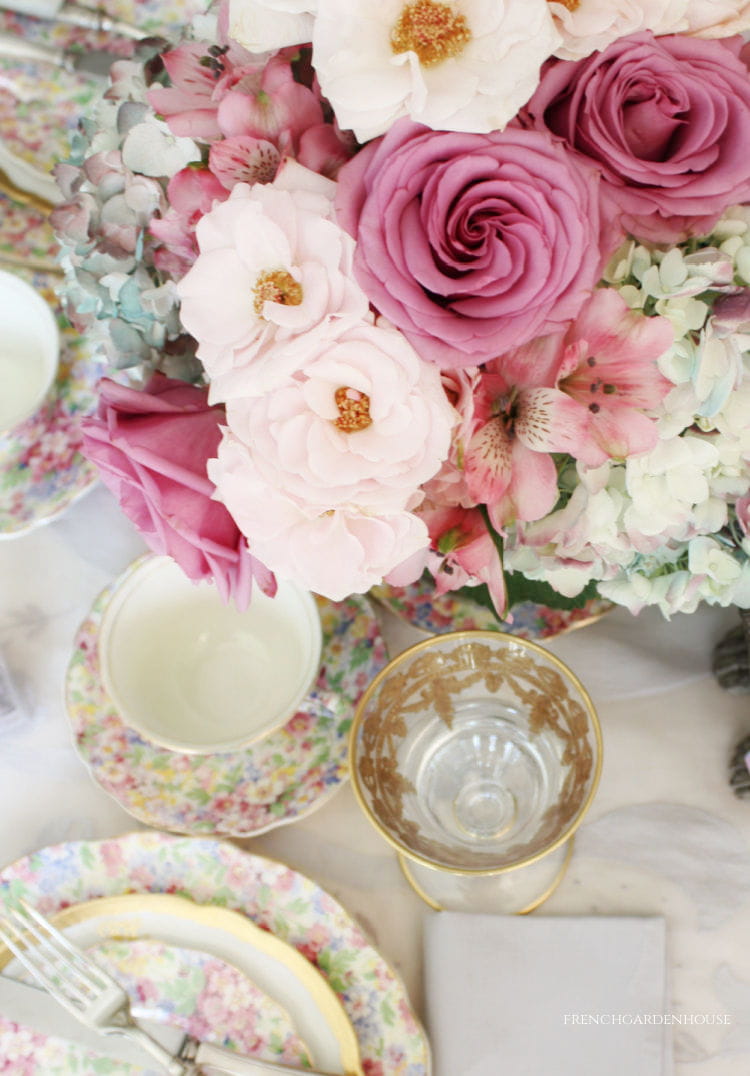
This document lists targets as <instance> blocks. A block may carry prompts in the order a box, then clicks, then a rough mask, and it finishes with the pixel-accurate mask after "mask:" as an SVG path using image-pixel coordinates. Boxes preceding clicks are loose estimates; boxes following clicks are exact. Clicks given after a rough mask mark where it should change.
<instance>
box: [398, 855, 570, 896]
mask: <svg viewBox="0 0 750 1076" xmlns="http://www.w3.org/2000/svg"><path fill="white" fill-rule="evenodd" d="M574 844H575V836H573V837H571V838H570V840H569V841H568V847H567V849H566V851H565V857H564V859H563V861H562V863H561V864H560V867H559V869H558V871H557V874H556V875H555V877H554V878H553V879H552V881H551V883H550V884H549V885H548V886H547V888H546V889H545V890H544V892H543V893H541V894H540V895H539V896H538V897H535V898H534V900H532V902H531V904H527V905H526V907H525V908H521V909H519V911H517V912H503V911H500V910H499V911H498V913H497V914H498V915H528V914H529V913H530V912H533V911H536V909H537V908H540V907H541V906H542V904H544V902H545V900H548V899H549V898H550V897H551V896H552V894H553V893H554V892H555V890H556V889H557V887H558V886H559V885H560V882H561V881H562V880H563V878H564V877H565V875H566V874H567V872H568V867H569V866H570V858H571V856H572V855H573V845H574ZM397 859H398V865H399V867H400V868H401V873H402V874H403V876H404V878H405V879H406V880H407V882H408V883H409V885H410V886H411V887H412V889H413V890H414V892H415V893H416V894H417V896H418V897H421V899H422V900H423V901H424V902H425V904H427V905H429V907H430V908H432V910H433V911H435V912H445V911H450V909H449V908H446V907H445V906H444V905H442V904H438V902H437V901H436V900H435V898H434V897H431V896H430V895H429V893H428V892H427V890H426V889H424V887H423V886H421V885H420V884H419V882H418V881H417V879H416V878H415V877H414V873H413V872H412V869H411V866H410V865H409V862H408V860H407V858H406V856H405V855H404V854H403V852H399V853H398V856H397Z"/></svg>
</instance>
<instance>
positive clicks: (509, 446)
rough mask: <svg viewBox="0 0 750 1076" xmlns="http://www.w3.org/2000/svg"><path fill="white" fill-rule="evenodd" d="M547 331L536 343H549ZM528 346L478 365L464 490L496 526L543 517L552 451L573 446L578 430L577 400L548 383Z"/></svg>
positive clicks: (551, 480) (552, 479)
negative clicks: (484, 508) (527, 355)
mask: <svg viewBox="0 0 750 1076" xmlns="http://www.w3.org/2000/svg"><path fill="white" fill-rule="evenodd" d="M551 339H552V338H551V337H544V338H543V339H542V340H541V341H538V342H537V343H538V345H539V346H540V347H541V346H546V347H547V348H548V349H549V345H548V343H547V342H549V341H550V340H551ZM531 346H533V345H529V347H531ZM526 350H527V349H526V348H524V349H523V350H520V349H519V351H517V352H510V353H509V354H508V355H506V356H504V357H503V359H502V360H495V361H494V362H491V363H488V364H487V366H485V367H484V368H483V371H482V379H481V382H480V385H479V386H478V389H477V398H476V401H475V416H476V419H477V424H476V426H475V430H474V434H473V436H472V438H471V440H470V441H469V443H468V445H467V448H466V452H465V456H464V469H465V472H466V484H467V487H468V490H469V493H470V495H471V497H472V498H473V499H474V501H475V503H477V504H480V503H481V504H486V505H487V509H488V512H489V515H490V520H491V521H492V525H493V526H494V527H495V528H496V529H497V530H502V528H503V527H504V526H505V524H506V523H509V522H510V521H511V520H513V519H519V520H526V521H529V520H533V519H541V517H542V516H545V515H546V514H547V513H548V512H551V511H552V509H553V508H554V506H555V502H556V501H557V467H556V466H555V461H554V460H553V459H552V456H551V455H550V453H551V452H556V451H557V452H560V451H563V452H567V451H570V452H572V451H573V450H574V449H575V447H576V445H577V443H578V442H579V440H580V438H581V436H582V429H581V426H582V423H581V416H580V411H579V408H578V406H577V405H576V404H575V403H574V401H573V400H571V399H570V398H569V397H567V396H565V395H564V393H562V392H560V391H559V390H557V389H555V388H554V387H553V386H554V372H553V371H552V370H548V371H542V370H541V369H540V368H539V365H534V364H530V363H528V362H525V361H523V360H524V356H525V352H526ZM501 365H502V372H500V366H501ZM545 382H546V384H545ZM553 404H555V405H556V413H555V426H554V428H553V426H552V421H551V415H552V409H553Z"/></svg>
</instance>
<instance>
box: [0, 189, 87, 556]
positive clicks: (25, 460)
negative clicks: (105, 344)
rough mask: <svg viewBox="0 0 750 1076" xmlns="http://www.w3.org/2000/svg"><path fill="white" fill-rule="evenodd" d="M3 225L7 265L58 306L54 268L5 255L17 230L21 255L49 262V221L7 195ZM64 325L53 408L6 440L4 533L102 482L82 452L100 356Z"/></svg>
mask: <svg viewBox="0 0 750 1076" xmlns="http://www.w3.org/2000/svg"><path fill="white" fill-rule="evenodd" d="M24 222H25V224H26V225H27V230H26V231H23V227H24ZM0 228H2V244H0V268H4V269H7V270H8V271H10V272H13V273H15V274H16V275H18V276H19V277H20V278H21V279H23V280H26V281H27V283H29V284H31V285H32V286H33V287H34V288H35V289H36V290H37V291H38V292H39V294H40V295H41V296H42V298H44V299H45V301H46V302H47V303H48V304H49V305H50V307H51V308H52V309H53V310H57V309H58V303H57V300H56V298H55V293H54V287H53V286H54V281H55V276H54V273H53V272H51V271H42V270H34V269H28V268H24V267H22V266H20V265H18V266H17V265H15V264H6V263H5V262H4V261H3V257H2V250H3V249H4V244H5V243H7V242H10V241H11V240H12V239H13V237H14V236H16V235H17V237H18V239H19V245H18V246H17V247H16V250H18V251H20V252H21V253H20V254H19V258H25V257H26V256H27V253H26V252H28V257H29V258H38V259H42V258H43V259H44V260H45V261H46V260H48V259H50V258H51V255H52V253H53V251H52V250H51V249H50V246H51V244H50V243H48V242H47V241H46V240H47V239H48V238H49V237H48V235H47V231H48V228H49V226H48V225H47V226H46V228H45V227H44V226H43V222H42V221H41V220H38V219H37V217H36V215H35V214H33V213H30V212H29V211H27V210H23V211H22V210H20V209H19V208H18V207H15V206H13V203H11V202H10V201H9V200H8V199H5V198H4V197H3V196H1V195H0ZM35 237H36V238H35ZM24 239H25V240H26V242H25V244H24V243H22V240H24ZM58 322H59V327H60V345H61V348H60V365H59V369H58V373H57V379H56V382H55V388H56V396H55V399H54V402H53V404H52V407H51V410H44V411H40V412H39V413H37V414H36V415H32V416H31V418H29V419H28V420H27V421H26V422H24V423H23V424H22V425H21V426H18V427H17V428H16V429H15V430H13V431H12V432H11V433H10V434H6V435H5V436H3V437H2V438H0V538H14V537H16V536H17V535H20V534H23V533H25V532H26V531H28V530H31V529H32V528H33V527H36V526H37V525H38V524H40V523H46V522H48V521H49V520H51V519H54V518H55V517H56V516H58V515H59V514H60V512H62V511H64V510H65V509H66V508H68V507H69V506H70V505H71V504H72V503H73V502H74V501H75V500H77V499H78V497H80V496H81V495H82V494H83V493H85V492H86V491H87V490H89V489H90V488H91V487H92V486H93V485H94V483H95V482H96V480H97V473H96V469H95V468H94V466H93V464H91V463H89V462H88V460H86V459H84V457H83V456H82V455H81V452H80V447H81V434H80V423H81V419H82V418H84V417H85V416H86V415H88V414H90V412H91V411H92V410H93V409H94V407H95V406H96V391H95V390H96V383H97V381H98V380H99V377H100V376H101V373H102V366H101V360H97V358H96V356H95V349H94V347H93V346H92V344H91V343H90V341H88V340H86V339H85V338H84V337H82V336H80V335H79V334H78V333H77V332H76V331H75V329H73V328H71V327H70V326H69V325H67V323H66V322H65V320H64V319H63V318H62V316H61V315H59V314H58Z"/></svg>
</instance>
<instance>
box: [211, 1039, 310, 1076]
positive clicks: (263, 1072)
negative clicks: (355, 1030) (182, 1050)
mask: <svg viewBox="0 0 750 1076" xmlns="http://www.w3.org/2000/svg"><path fill="white" fill-rule="evenodd" d="M194 1060H195V1062H196V1064H197V1065H199V1066H200V1069H201V1071H202V1072H203V1071H206V1072H221V1073H225V1074H226V1076H300V1074H301V1073H304V1076H330V1074H329V1073H325V1072H320V1070H319V1069H299V1068H292V1066H291V1065H284V1064H282V1063H281V1062H276V1061H260V1060H256V1059H255V1058H252V1057H242V1055H241V1054H235V1053H234V1052H233V1051H232V1050H225V1049H224V1048H223V1047H221V1046H213V1045H212V1044H211V1043H210V1042H202V1043H201V1044H200V1046H199V1047H198V1049H197V1050H196V1053H195V1059H194Z"/></svg>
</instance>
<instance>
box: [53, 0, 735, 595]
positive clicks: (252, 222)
mask: <svg viewBox="0 0 750 1076" xmlns="http://www.w3.org/2000/svg"><path fill="white" fill-rule="evenodd" d="M747 28H750V3H744V2H741V0H670V2H665V0H627V2H625V0H616V2H607V3H604V2H603V0H565V2H556V0H550V2H547V0H506V2H505V3H503V4H494V3H493V4H487V3H484V2H483V0H406V2H402V0H381V3H379V4H378V5H375V6H373V5H372V4H370V3H368V4H365V3H363V2H362V0H317V2H315V0H294V2H290V0H231V4H227V3H223V4H222V5H221V6H220V7H219V8H218V9H217V10H216V11H215V12H213V13H212V14H211V13H210V14H208V15H206V16H201V17H200V18H199V19H196V20H195V21H194V24H193V25H192V27H191V28H190V31H189V33H188V34H187V35H186V37H185V38H184V39H183V40H182V41H180V42H178V43H176V44H174V45H173V46H170V47H167V48H164V47H163V45H161V46H160V45H159V43H157V42H153V41H145V42H143V43H142V44H141V45H139V46H138V48H137V50H136V54H135V55H134V57H133V58H132V59H131V60H127V61H126V60H123V61H119V62H118V63H116V64H115V65H114V67H113V69H112V79H111V86H110V88H109V89H108V91H107V92H106V93H105V95H104V98H103V99H102V101H101V102H100V103H99V105H98V106H97V109H96V111H95V112H94V113H93V114H92V115H91V116H89V117H87V118H86V119H85V120H84V121H83V124H82V130H81V135H80V139H79V142H78V144H77V145H76V146H75V147H74V152H73V154H72V156H71V160H70V161H68V162H66V163H64V164H60V165H59V166H58V168H57V176H58V181H59V183H60V185H61V187H62V189H63V192H64V196H65V200H64V202H63V203H62V204H61V205H60V206H59V207H58V208H57V209H56V210H55V212H54V217H53V222H54V225H55V227H56V230H57V232H58V235H59V237H60V240H61V243H62V249H63V265H64V268H65V270H66V276H67V283H66V298H67V302H68V307H69V310H70V315H71V318H72V319H73V321H74V323H75V324H77V325H78V326H79V327H81V328H82V329H83V328H85V329H87V330H88V331H93V328H94V326H98V327H99V328H100V329H101V330H102V341H103V344H102V346H103V347H104V348H105V350H106V353H107V357H108V361H109V363H110V364H111V368H112V377H110V378H107V379H105V380H103V381H102V383H101V391H100V405H99V410H98V413H97V414H96V415H95V416H92V418H91V419H90V420H89V421H88V422H87V423H86V425H85V441H86V449H85V450H86V452H87V454H88V455H89V457H90V458H91V459H92V460H94V462H96V463H97V464H99V466H100V470H101V473H102V477H103V479H104V481H105V482H106V483H107V484H108V485H109V486H110V487H111V488H112V489H113V490H114V492H115V493H116V495H117V496H118V498H119V500H120V503H121V505H122V507H123V509H124V511H125V512H126V513H127V514H128V515H129V516H130V518H131V519H132V520H133V521H134V522H135V524H136V526H138V528H139V529H140V530H141V532H142V533H143V534H144V536H145V538H146V540H147V541H148V542H149V544H150V545H151V546H152V548H154V549H155V550H157V551H159V552H167V553H170V554H171V555H172V556H174V557H175V558H176V559H177V560H178V562H179V563H180V564H181V565H182V567H183V568H184V569H185V571H186V572H187V573H188V574H189V575H190V577H191V578H193V579H196V580H197V579H201V578H206V577H208V578H212V579H214V580H215V581H216V583H217V586H218V587H219V588H220V589H221V591H222V593H223V594H224V595H225V597H227V598H229V597H233V598H234V599H235V600H236V601H237V602H238V603H239V604H240V605H243V604H245V603H246V602H247V601H248V600H249V598H250V593H251V588H252V583H253V580H255V582H256V583H257V584H258V585H260V586H261V587H262V588H263V589H264V590H266V591H267V592H269V593H272V592H273V589H274V586H275V576H276V575H280V576H283V577H286V578H290V579H294V580H296V581H298V582H300V583H301V584H302V585H304V586H305V587H308V588H310V589H312V590H315V591H318V592H319V593H321V594H324V595H326V596H327V597H330V598H332V599H333V600H339V599H341V598H343V597H345V596H346V595H347V594H349V593H353V592H359V591H364V590H367V589H368V588H369V587H370V586H372V585H373V584H375V583H377V582H380V581H381V580H383V579H386V580H387V581H390V582H394V583H396V584H399V583H407V582H410V581H413V580H415V579H416V578H419V577H420V576H421V575H422V574H423V573H424V572H425V571H429V572H430V573H431V578H432V580H433V584H434V589H435V593H436V594H442V593H445V592H447V591H449V590H454V589H456V588H459V587H463V586H465V585H470V586H475V587H476V586H477V585H481V586H484V587H486V588H487V593H488V594H489V597H490V599H491V601H492V602H493V604H494V606H495V608H496V610H497V612H498V614H499V615H501V616H503V615H505V614H506V612H507V606H508V592H507V586H506V584H507V581H508V580H510V581H513V580H519V579H521V580H524V581H527V582H529V583H530V584H532V585H533V584H536V583H538V584H545V585H547V586H551V587H552V588H554V590H555V591H556V592H557V594H559V595H560V596H561V600H567V601H572V602H575V601H582V600H584V598H585V596H589V595H590V594H591V593H592V592H594V593H598V594H599V595H601V596H602V597H605V598H608V599H610V600H612V601H614V602H617V603H620V604H623V605H626V606H628V607H629V608H630V609H632V610H633V611H634V612H635V611H638V610H639V609H641V608H642V607H643V606H645V605H657V606H659V607H660V608H661V609H662V611H663V612H664V613H665V614H666V615H667V616H668V615H671V614H672V613H673V612H675V611H691V610H693V609H695V607H696V606H697V604H698V603H699V602H701V601H706V602H711V603H718V604H722V605H727V604H736V605H739V606H741V607H748V606H750V158H748V156H747V152H746V147H747V145H748V144H750V72H749V71H748V67H747V65H746V59H747V56H746V54H745V52H744V51H743V40H742V38H741V36H739V35H740V32H741V31H743V30H745V29H747ZM133 375H137V376H133Z"/></svg>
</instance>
